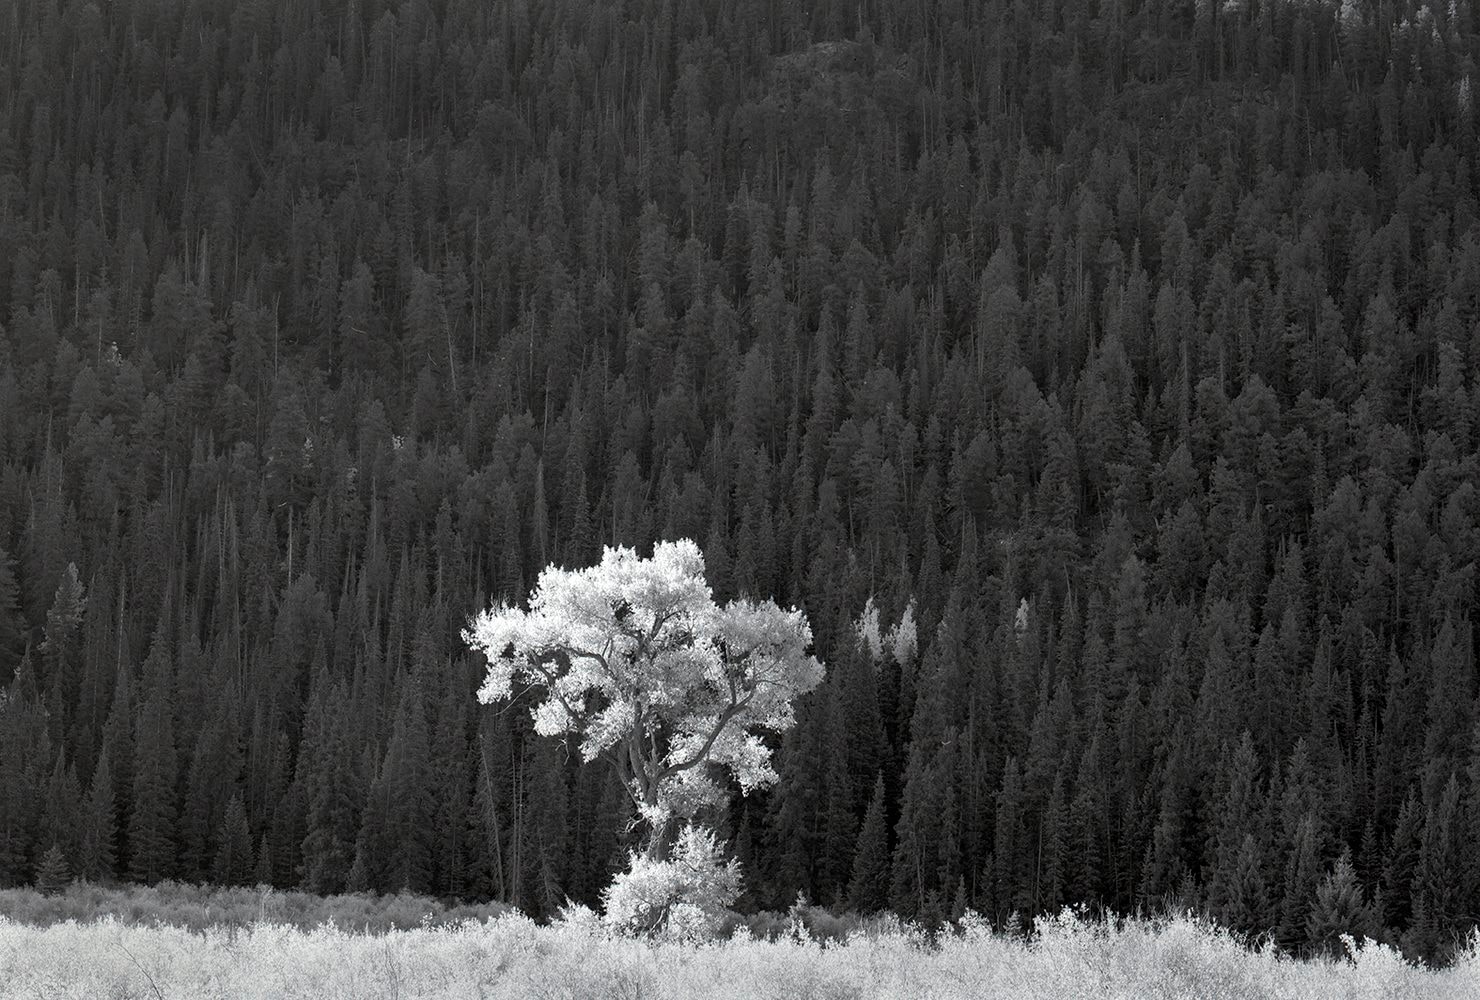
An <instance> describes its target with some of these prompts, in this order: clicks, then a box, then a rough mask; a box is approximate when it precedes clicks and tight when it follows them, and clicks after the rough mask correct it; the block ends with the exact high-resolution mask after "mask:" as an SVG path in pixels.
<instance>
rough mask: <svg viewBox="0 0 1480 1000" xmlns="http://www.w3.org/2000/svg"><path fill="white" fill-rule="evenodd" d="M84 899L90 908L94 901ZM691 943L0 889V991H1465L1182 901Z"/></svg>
mask: <svg viewBox="0 0 1480 1000" xmlns="http://www.w3.org/2000/svg"><path fill="white" fill-rule="evenodd" d="M94 914H96V916H93V915H94ZM726 933H727V934H728V937H727V938H725V939H722V940H715V941H711V942H707V943H694V942H680V941H673V940H661V939H651V938H649V939H640V938H635V937H630V936H624V935H620V934H616V933H613V932H612V931H610V930H609V929H608V928H607V927H606V926H605V925H604V924H603V923H602V922H601V921H600V920H599V919H598V918H597V917H596V916H595V915H594V914H592V913H591V912H590V911H589V910H585V909H583V908H574V909H572V910H569V911H567V912H566V914H565V915H564V917H563V918H562V919H560V920H558V921H556V922H555V923H553V924H550V925H547V926H541V925H538V924H536V923H534V922H533V921H531V920H530V919H529V918H527V917H525V916H523V915H521V914H519V913H516V912H502V913H496V914H495V913H493V912H492V911H490V910H487V909H478V910H474V909H472V908H466V907H448V906H442V905H440V904H438V903H437V902H436V901H435V900H430V899H426V898H422V897H412V896H388V897H382V898H379V899H373V898H371V897H366V896H340V897H332V898H317V897H313V896H308V895H304V894H298V893H282V892H273V891H256V890H234V891H215V890H201V889H196V888H193V887H188V886H176V885H164V886H160V887H156V888H152V889H145V890H129V891H127V892H117V891H112V890H106V889H98V888H95V887H89V886H74V887H72V888H71V889H69V890H68V891H67V892H66V893H64V894H61V895H57V896H43V895H41V894H39V893H36V892H32V891H29V890H14V891H8V892H4V893H0V996H4V997H12V996H13V997H28V996H38V997H47V998H52V997H79V998H83V997H86V998H93V997H110V998H118V1000H124V998H140V1000H151V998H152V1000H165V998H178V997H192V998H195V997H199V998H210V997H223V998H226V997H229V998H233V1000H235V998H243V1000H245V998H252V997H273V998H279V997H283V998H289V997H305V998H308V997H312V998H334V997H344V998H349V997H354V998H397V1000H405V998H413V997H439V998H462V997H480V998H498V997H510V998H514V997H518V998H526V997H528V998H556V997H558V998H566V1000H578V998H588V997H589V998H592V1000H597V998H603V1000H604V998H629V1000H637V998H642V1000H659V998H666V997H675V998H677V997H694V996H703V997H708V998H714V1000H722V998H731V997H733V998H736V1000H739V998H753V997H754V998H759V997H767V998H770V997H776V998H781V997H786V998H798V1000H800V998H812V997H816V998H836V1000H844V998H860V1000H861V998H884V997H900V998H905V997H908V998H922V1000H923V998H936V997H938V998H951V997H960V998H963V1000H964V998H973V1000H975V998H993V997H1002V998H1007V997H1011V998H1014V1000H1033V998H1044V1000H1050V998H1051V1000H1073V998H1080V997H1083V998H1096V1000H1100V998H1122V997H1123V998H1137V1000H1142V998H1168V1000H1170V998H1182V997H1198V998H1200V1000H1225V998H1227V1000H1233V998H1238V1000H1245V998H1247V1000H1255V998H1259V1000H1263V998H1290V1000H1295V998H1299V1000H1321V998H1328V997H1329V998H1332V1000H1335V998H1342V1000H1346V998H1368V997H1370V998H1373V1000H1377V998H1382V1000H1402V998H1413V1000H1447V998H1454V1000H1473V998H1474V997H1477V996H1480V938H1472V939H1471V940H1470V941H1469V942H1468V943H1467V944H1466V945H1465V947H1463V948H1462V949H1460V951H1459V953H1458V955H1457V957H1456V960H1455V961H1454V962H1453V963H1452V964H1451V965H1450V966H1448V967H1446V968H1444V969H1429V968H1424V967H1421V966H1416V965H1412V964H1409V963H1407V962H1405V961H1404V960H1403V959H1402V957H1401V956H1400V955H1399V954H1398V953H1397V952H1396V951H1395V950H1393V949H1392V948H1389V947H1387V946H1385V945H1382V944H1378V943H1376V942H1370V941H1368V942H1355V941H1350V940H1348V941H1347V942H1346V944H1347V951H1346V954H1345V955H1343V956H1340V957H1330V958H1325V959H1320V960H1305V961H1302V960H1297V959H1292V958H1290V957H1288V956H1285V955H1283V954H1280V953H1279V952H1277V951H1276V950H1275V949H1273V948H1272V947H1268V946H1265V947H1261V946H1258V945H1257V944H1256V945H1255V946H1254V947H1252V948H1251V947H1248V946H1247V943H1246V942H1242V941H1240V940H1237V939H1236V938H1234V937H1233V936H1231V935H1230V934H1228V933H1227V932H1226V931H1223V930H1221V929H1219V928H1217V927H1214V926H1212V925H1210V924H1208V923H1206V922H1203V921H1201V920H1198V919H1195V918H1191V917H1180V918H1172V919H1158V920H1126V921H1117V922H1113V923H1101V922H1094V921H1089V920H1085V919H1082V918H1081V917H1079V916H1077V915H1076V914H1074V913H1072V912H1067V911H1066V912H1065V913H1062V914H1060V915H1059V916H1057V917H1053V918H1048V919H1043V920H1040V921H1038V922H1037V925H1036V926H1035V928H1034V931H1033V933H1032V935H1031V936H1029V937H1026V938H1025V937H1023V936H1020V935H1008V934H1001V933H996V932H994V931H992V930H991V929H990V927H988V926H987V925H986V923H985V922H983V921H980V920H978V919H975V918H973V917H972V916H971V915H970V914H968V915H967V917H966V918H965V919H964V920H962V921H960V922H958V924H957V925H954V926H951V927H948V928H946V929H943V930H942V931H941V932H940V933H938V934H935V935H927V934H925V933H923V932H921V931H919V930H918V929H914V928H910V927H906V926H901V925H899V924H898V923H896V922H892V921H889V920H876V921H873V922H866V923H865V922H857V921H854V922H849V921H846V920H843V919H839V918H836V917H832V918H829V917H828V916H827V915H826V914H825V913H824V912H822V911H818V910H813V909H810V908H805V907H797V908H794V909H793V911H792V912H791V913H790V914H784V915H770V916H763V917H759V918H751V919H748V920H746V921H743V922H736V923H734V924H732V925H731V926H730V927H728V928H726Z"/></svg>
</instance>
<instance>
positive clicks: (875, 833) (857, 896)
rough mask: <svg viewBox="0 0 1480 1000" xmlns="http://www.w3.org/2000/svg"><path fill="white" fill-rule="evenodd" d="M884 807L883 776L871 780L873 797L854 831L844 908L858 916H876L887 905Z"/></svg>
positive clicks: (886, 849)
mask: <svg viewBox="0 0 1480 1000" xmlns="http://www.w3.org/2000/svg"><path fill="white" fill-rule="evenodd" d="M884 805H885V803H884V776H883V775H880V776H879V777H877V778H875V779H874V791H873V795H872V796H870V798H869V803H868V811H867V812H866V813H864V817H863V826H862V827H860V828H859V831H858V846H857V847H856V848H855V849H854V851H853V873H852V876H851V877H850V879H849V881H848V906H849V907H851V908H852V909H855V910H858V911H859V912H860V913H877V912H879V911H880V910H883V909H885V908H886V907H887V906H888V905H889V880H890V868H889V827H888V824H887V821H886V819H885V816H884Z"/></svg>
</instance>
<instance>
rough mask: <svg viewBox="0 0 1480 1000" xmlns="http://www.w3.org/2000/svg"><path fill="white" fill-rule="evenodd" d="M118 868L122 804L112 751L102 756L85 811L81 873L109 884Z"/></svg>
mask: <svg viewBox="0 0 1480 1000" xmlns="http://www.w3.org/2000/svg"><path fill="white" fill-rule="evenodd" d="M117 867H118V804H117V799H116V798H115V795H114V788H113V768H112V765H111V763H110V762H109V760H108V748H107V747H104V748H103V751H102V753H101V754H99V755H98V763H97V766H96V767H94V768H93V776H92V784H91V785H89V786H88V792H87V801H86V802H85V803H84V804H83V810H82V843H81V847H80V851H79V854H78V860H77V874H78V875H80V876H82V877H83V878H85V879H87V880H88V881H90V882H107V881H109V880H111V879H112V878H113V876H114V875H115V874H116V873H117Z"/></svg>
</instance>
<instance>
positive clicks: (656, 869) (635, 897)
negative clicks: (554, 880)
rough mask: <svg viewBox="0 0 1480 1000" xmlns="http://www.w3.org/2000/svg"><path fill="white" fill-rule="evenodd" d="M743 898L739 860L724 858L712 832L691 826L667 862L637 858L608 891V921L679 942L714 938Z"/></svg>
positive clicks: (675, 846)
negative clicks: (660, 934) (730, 912)
mask: <svg viewBox="0 0 1480 1000" xmlns="http://www.w3.org/2000/svg"><path fill="white" fill-rule="evenodd" d="M739 895H740V862H738V861H735V860H734V859H730V860H726V859H725V856H724V851H723V850H722V849H721V848H720V846H719V843H718V842H717V841H716V839H715V836H714V834H713V833H711V832H709V831H708V830H704V829H702V828H701V827H698V826H694V825H693V824H689V825H688V826H685V827H684V828H683V829H682V830H681V831H679V834H678V838H677V840H676V841H675V842H674V845H673V850H672V851H671V852H670V853H669V856H668V857H667V858H666V859H663V860H655V859H652V858H648V857H645V856H643V855H635V856H634V857H633V858H632V863H631V865H630V866H629V867H628V869H627V871H625V872H622V873H621V874H620V875H618V876H617V877H616V879H615V880H614V881H613V882H612V884H611V886H610V887H609V888H608V889H607V890H606V893H605V894H604V897H603V901H604V902H605V904H606V918H607V920H608V921H609V922H611V923H613V924H615V925H616V926H618V927H621V928H624V929H626V930H630V931H637V932H639V933H652V932H654V931H661V932H663V933H664V934H665V935H666V936H669V937H672V938H676V939H679V940H702V939H704V938H708V937H712V936H713V934H714V931H715V930H716V929H717V927H718V925H719V922H720V921H721V920H723V919H724V916H725V913H726V911H728V910H729V908H730V906H731V905H732V904H733V903H734V902H735V900H736V898H738V897H739Z"/></svg>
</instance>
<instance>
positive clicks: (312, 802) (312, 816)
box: [302, 687, 363, 893]
mask: <svg viewBox="0 0 1480 1000" xmlns="http://www.w3.org/2000/svg"><path fill="white" fill-rule="evenodd" d="M319 725H320V726H321V727H322V729H321V730H320V740H321V744H320V745H319V746H318V747H317V748H316V753H315V755H314V758H313V760H314V763H313V770H312V771H310V772H309V773H308V775H307V776H306V780H307V781H308V786H307V794H308V812H307V818H306V825H307V828H308V832H307V835H306V836H305V837H304V841H303V872H302V882H303V886H304V887H305V888H306V889H308V890H309V891H310V892H319V893H333V892H339V891H341V890H343V888H344V886H345V880H346V878H347V877H348V875H349V869H350V866H351V865H352V864H353V863H354V851H355V835H356V831H357V830H358V829H359V822H360V801H359V798H360V796H361V795H363V791H362V790H360V789H358V788H357V787H356V777H355V773H354V761H353V757H352V754H353V746H352V745H351V743H350V739H349V725H350V719H349V713H348V704H347V703H346V701H345V698H344V694H343V691H342V689H340V688H338V687H336V688H335V689H334V692H333V693H332V694H331V696H330V698H329V701H328V703H327V709H326V712H325V713H324V714H323V715H322V716H321V718H320V720H319Z"/></svg>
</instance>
